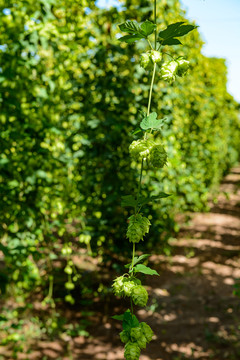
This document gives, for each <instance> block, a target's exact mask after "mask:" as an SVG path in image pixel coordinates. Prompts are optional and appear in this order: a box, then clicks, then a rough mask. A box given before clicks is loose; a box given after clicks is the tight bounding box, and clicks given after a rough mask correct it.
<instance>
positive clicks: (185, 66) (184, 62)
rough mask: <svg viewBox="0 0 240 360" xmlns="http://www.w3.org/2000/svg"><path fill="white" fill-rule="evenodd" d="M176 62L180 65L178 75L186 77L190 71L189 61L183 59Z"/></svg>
mask: <svg viewBox="0 0 240 360" xmlns="http://www.w3.org/2000/svg"><path fill="white" fill-rule="evenodd" d="M176 61H177V63H178V67H177V75H178V76H180V77H182V76H184V75H186V73H187V71H188V69H189V61H188V60H186V59H184V58H183V57H180V58H178V59H177V60H176Z"/></svg>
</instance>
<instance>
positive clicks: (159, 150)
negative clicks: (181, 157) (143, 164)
mask: <svg viewBox="0 0 240 360" xmlns="http://www.w3.org/2000/svg"><path fill="white" fill-rule="evenodd" d="M166 162H167V153H166V151H165V150H164V147H163V146H162V145H155V146H153V147H152V149H151V153H150V163H151V165H152V166H153V167H154V168H158V169H161V168H162V167H163V166H164V165H165V164H166Z"/></svg>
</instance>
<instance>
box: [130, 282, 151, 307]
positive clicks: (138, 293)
mask: <svg viewBox="0 0 240 360" xmlns="http://www.w3.org/2000/svg"><path fill="white" fill-rule="evenodd" d="M131 298H132V300H133V302H134V304H135V305H138V306H141V307H144V306H146V305H147V302H148V293H147V290H146V289H145V288H144V287H143V286H142V285H138V286H135V287H134V288H133V290H132V293H131Z"/></svg>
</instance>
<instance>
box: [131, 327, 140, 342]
mask: <svg viewBox="0 0 240 360" xmlns="http://www.w3.org/2000/svg"><path fill="white" fill-rule="evenodd" d="M142 334H143V331H142V328H141V327H140V326H137V327H133V328H131V331H130V337H131V340H132V341H137V340H138V339H140V338H141V337H142Z"/></svg>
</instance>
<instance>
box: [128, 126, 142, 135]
mask: <svg viewBox="0 0 240 360" xmlns="http://www.w3.org/2000/svg"><path fill="white" fill-rule="evenodd" d="M141 131H142V129H140V128H137V129H135V130H134V131H133V132H132V133H131V134H132V135H136V134H138V133H139V132H141Z"/></svg>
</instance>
